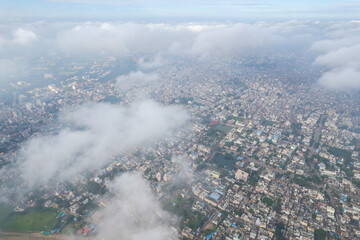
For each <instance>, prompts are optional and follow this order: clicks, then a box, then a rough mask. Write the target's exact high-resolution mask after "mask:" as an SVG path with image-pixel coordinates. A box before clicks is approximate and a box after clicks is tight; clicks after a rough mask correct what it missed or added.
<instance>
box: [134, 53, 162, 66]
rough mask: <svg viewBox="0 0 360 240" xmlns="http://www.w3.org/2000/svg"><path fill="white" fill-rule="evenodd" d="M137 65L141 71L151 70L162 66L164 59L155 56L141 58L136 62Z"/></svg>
mask: <svg viewBox="0 0 360 240" xmlns="http://www.w3.org/2000/svg"><path fill="white" fill-rule="evenodd" d="M137 64H138V66H139V67H140V68H142V69H153V68H158V67H161V66H162V65H164V59H163V58H162V57H161V55H159V54H157V55H156V56H155V57H153V58H150V57H141V58H139V59H138V60H137Z"/></svg>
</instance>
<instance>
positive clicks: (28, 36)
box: [14, 28, 37, 44]
mask: <svg viewBox="0 0 360 240" xmlns="http://www.w3.org/2000/svg"><path fill="white" fill-rule="evenodd" d="M36 39H37V36H36V34H35V33H34V32H32V31H30V30H24V29H22V28H19V29H17V30H16V31H15V32H14V42H15V43H18V44H27V43H29V42H32V41H34V40H36Z"/></svg>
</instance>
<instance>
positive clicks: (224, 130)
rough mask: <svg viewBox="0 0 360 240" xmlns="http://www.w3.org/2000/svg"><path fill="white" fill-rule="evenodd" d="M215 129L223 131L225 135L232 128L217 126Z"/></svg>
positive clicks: (222, 125)
mask: <svg viewBox="0 0 360 240" xmlns="http://www.w3.org/2000/svg"><path fill="white" fill-rule="evenodd" d="M215 129H217V130H220V131H223V132H225V133H226V134H227V133H228V132H230V131H231V129H232V127H230V126H227V125H224V124H219V125H217V126H216V127H215Z"/></svg>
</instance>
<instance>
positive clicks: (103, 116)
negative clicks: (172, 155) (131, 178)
mask: <svg viewBox="0 0 360 240" xmlns="http://www.w3.org/2000/svg"><path fill="white" fill-rule="evenodd" d="M187 119H188V115H187V113H186V112H185V110H183V109H182V108H180V107H165V106H162V105H160V104H158V103H156V102H153V101H149V100H148V101H142V102H137V103H133V104H132V105H131V106H130V107H129V108H127V109H126V108H124V107H121V106H119V105H111V104H104V103H93V104H87V105H82V106H80V107H78V108H77V109H76V110H71V111H68V112H66V113H64V114H63V116H62V117H61V120H60V122H61V123H62V124H66V125H65V126H67V127H64V128H62V129H60V131H59V132H58V133H57V134H55V135H43V136H37V137H33V138H32V139H30V140H29V141H28V142H27V143H26V144H25V145H24V146H23V149H22V150H21V151H20V156H21V157H22V158H23V162H22V163H21V165H20V169H21V172H22V176H23V178H24V179H25V181H26V182H27V183H28V184H29V185H30V186H31V187H33V186H38V185H44V184H47V183H48V182H49V180H50V179H51V178H54V177H56V179H58V180H66V179H71V178H73V177H74V176H76V175H78V174H80V173H83V172H84V171H87V170H92V169H98V168H100V167H102V166H103V165H104V164H106V163H108V162H109V157H110V156H113V155H117V154H121V153H122V152H123V151H124V150H128V149H130V148H131V147H136V146H138V145H140V144H145V143H148V142H149V141H153V140H156V139H158V138H161V137H164V136H168V135H170V134H171V133H172V132H173V131H174V130H176V129H178V128H179V127H181V126H183V124H184V123H185V122H186V121H187Z"/></svg>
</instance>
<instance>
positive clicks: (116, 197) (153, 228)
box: [95, 173, 176, 240]
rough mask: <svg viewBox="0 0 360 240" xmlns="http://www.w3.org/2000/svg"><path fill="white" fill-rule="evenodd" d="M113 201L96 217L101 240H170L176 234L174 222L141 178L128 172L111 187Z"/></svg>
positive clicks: (174, 237)
mask: <svg viewBox="0 0 360 240" xmlns="http://www.w3.org/2000/svg"><path fill="white" fill-rule="evenodd" d="M109 188H110V193H112V194H113V198H112V199H111V200H110V203H109V204H108V205H107V206H106V207H105V208H104V209H101V210H99V212H97V213H96V214H95V215H96V216H97V218H98V219H102V220H101V221H99V222H98V223H96V224H97V226H98V227H99V234H98V236H99V239H128V240H141V239H149V240H169V239H176V234H174V232H173V231H171V230H170V227H169V226H168V225H166V224H168V223H169V222H170V221H171V219H170V217H169V215H168V214H167V213H166V212H164V211H163V210H162V209H161V207H160V205H159V203H158V201H157V200H156V198H155V197H154V196H153V193H152V192H151V189H150V187H149V185H148V183H147V182H146V181H145V180H144V179H143V178H142V177H141V176H139V175H137V174H134V173H132V174H131V173H125V174H123V175H121V176H120V177H118V178H116V179H115V180H114V181H113V182H112V183H111V185H110V187H109Z"/></svg>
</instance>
